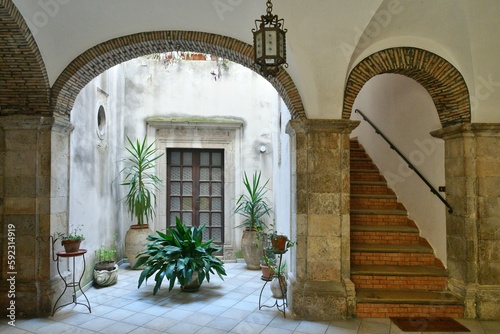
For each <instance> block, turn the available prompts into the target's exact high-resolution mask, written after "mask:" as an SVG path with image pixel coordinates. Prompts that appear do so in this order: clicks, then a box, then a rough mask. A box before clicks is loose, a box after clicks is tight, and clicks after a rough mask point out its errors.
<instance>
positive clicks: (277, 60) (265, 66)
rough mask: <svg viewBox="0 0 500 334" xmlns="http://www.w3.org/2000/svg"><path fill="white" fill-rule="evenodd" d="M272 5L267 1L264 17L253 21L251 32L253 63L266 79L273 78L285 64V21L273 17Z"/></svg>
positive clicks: (276, 16) (286, 65) (275, 16)
mask: <svg viewBox="0 0 500 334" xmlns="http://www.w3.org/2000/svg"><path fill="white" fill-rule="evenodd" d="M272 11H273V4H272V3H271V0H268V1H267V10H266V12H267V13H266V15H262V16H261V17H260V20H259V19H257V20H255V28H254V29H252V32H253V48H254V62H255V64H257V65H258V66H260V73H261V74H262V75H264V76H267V77H270V76H272V77H275V76H276V75H277V74H278V73H279V71H280V69H281V67H282V66H284V67H288V64H287V62H286V37H285V34H286V32H287V30H286V29H283V25H284V23H285V21H284V20H283V19H278V15H273V14H272Z"/></svg>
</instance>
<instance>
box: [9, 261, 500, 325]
mask: <svg viewBox="0 0 500 334" xmlns="http://www.w3.org/2000/svg"><path fill="white" fill-rule="evenodd" d="M225 267H226V271H227V273H228V276H227V277H226V278H225V280H224V281H222V280H220V279H219V278H218V277H216V276H214V277H212V281H211V282H210V283H207V282H204V283H203V285H202V287H201V289H200V291H199V292H197V293H185V292H180V289H179V288H178V287H175V288H174V290H172V291H171V292H168V288H167V285H166V283H167V282H164V286H165V288H164V289H162V290H160V291H159V293H158V294H157V295H156V296H153V295H152V290H153V284H154V281H153V280H151V281H150V282H149V284H148V286H144V285H143V286H142V287H141V288H140V289H137V280H138V277H139V274H140V271H134V270H130V269H129V268H128V265H126V266H124V267H123V268H121V269H120V272H119V279H118V283H117V284H116V285H114V286H112V287H108V288H101V289H96V288H91V289H89V290H88V291H87V292H86V295H87V297H88V298H89V300H90V304H91V307H92V313H89V312H88V310H87V308H85V307H84V306H81V305H76V306H75V305H69V306H66V307H64V308H62V309H60V310H59V311H58V312H56V314H55V315H54V316H53V317H49V318H47V319H29V320H17V321H16V327H12V326H8V325H6V324H5V322H2V323H1V324H0V333H5V334H7V333H16V334H17V333H47V334H58V333H72V334H85V333H106V334H113V333H117V334H123V333H133V334H138V333H147V334H150V333H152V334H155V333H182V334H189V333H201V334H212V333H213V334H219V333H242V334H253V333H262V334H271V333H272V334H287V333H296V334H298V333H308V334H316V333H322V334H336V333H345V334H347V333H349V334H354V333H358V334H388V333H390V334H394V333H403V332H401V331H400V330H399V329H398V328H397V327H396V326H395V325H394V324H392V323H391V322H390V320H389V319H350V320H342V321H330V322H312V321H304V320H299V319H291V318H284V317H283V313H281V312H279V311H278V310H276V308H272V309H268V308H263V309H262V310H259V307H258V304H259V293H260V291H261V288H262V286H263V283H264V282H263V281H262V280H261V279H260V271H253V270H252V271H251V270H246V269H245V264H244V263H228V264H226V266H225ZM263 296H264V300H267V301H268V302H274V299H272V297H271V293H270V290H269V288H268V286H266V288H265V289H264V295H263ZM82 299H83V297H80V298H79V299H78V301H82ZM458 321H459V322H461V323H462V324H464V325H465V326H467V327H468V328H469V329H470V330H471V333H481V334H493V333H500V321H477V320H466V319H465V320H464V319H458Z"/></svg>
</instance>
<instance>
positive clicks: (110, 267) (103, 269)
mask: <svg viewBox="0 0 500 334" xmlns="http://www.w3.org/2000/svg"><path fill="white" fill-rule="evenodd" d="M95 254H96V264H95V265H94V283H95V284H96V285H98V286H101V287H104V286H110V285H113V284H115V283H116V282H117V281H118V266H117V265H116V262H115V257H116V249H115V247H114V246H113V247H106V246H104V245H101V247H99V249H98V250H96V251H95Z"/></svg>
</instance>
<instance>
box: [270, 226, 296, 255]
mask: <svg viewBox="0 0 500 334" xmlns="http://www.w3.org/2000/svg"><path fill="white" fill-rule="evenodd" d="M269 227H270V230H271V232H269V233H268V235H267V236H268V238H269V241H270V243H271V248H272V250H273V251H276V252H284V251H286V250H287V249H288V248H290V247H293V246H294V245H295V242H294V241H291V240H290V239H289V238H288V236H286V235H285V234H284V233H278V232H277V231H276V229H275V228H274V224H270V226H269Z"/></svg>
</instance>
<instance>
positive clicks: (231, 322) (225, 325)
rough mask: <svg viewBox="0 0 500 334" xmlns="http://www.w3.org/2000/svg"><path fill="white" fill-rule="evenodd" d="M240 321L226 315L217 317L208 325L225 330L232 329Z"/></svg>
mask: <svg viewBox="0 0 500 334" xmlns="http://www.w3.org/2000/svg"><path fill="white" fill-rule="evenodd" d="M239 322H240V321H239V320H236V319H231V318H225V317H217V318H215V319H214V320H212V321H210V322H209V323H208V324H207V325H206V327H211V328H215V329H221V330H225V331H230V330H231V329H233V328H234V327H235V326H236V325H237V324H238V323H239Z"/></svg>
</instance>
